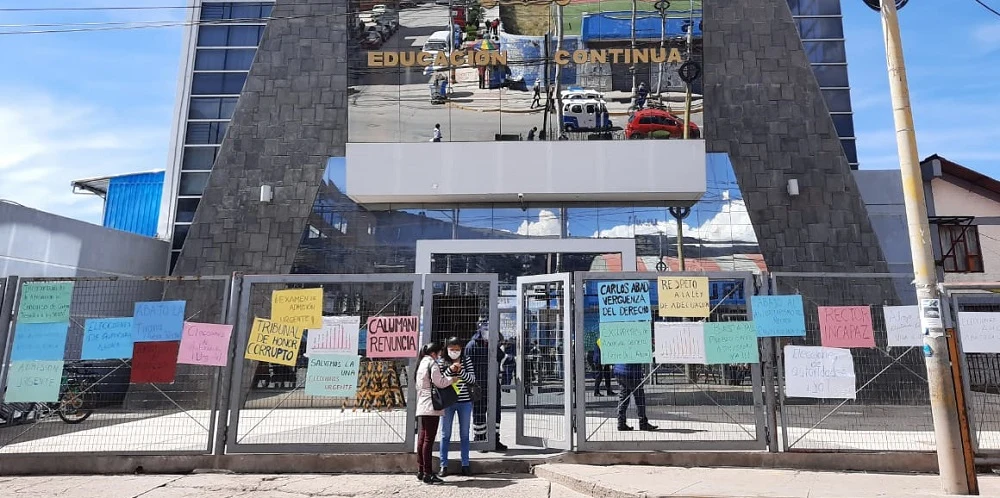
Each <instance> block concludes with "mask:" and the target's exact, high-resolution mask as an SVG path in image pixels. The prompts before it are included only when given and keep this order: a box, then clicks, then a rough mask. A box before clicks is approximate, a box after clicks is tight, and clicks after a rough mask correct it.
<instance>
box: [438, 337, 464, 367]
mask: <svg viewBox="0 0 1000 498" xmlns="http://www.w3.org/2000/svg"><path fill="white" fill-rule="evenodd" d="M465 345H466V342H465V341H463V340H462V339H459V338H458V337H456V336H452V337H449V338H448V341H447V342H445V346H444V348H442V349H448V348H449V347H452V346H458V347H459V348H461V351H462V356H459V357H458V359H457V360H453V359H451V356H447V355H445V356H446V357H447V361H448V362H449V363H455V362H461V361H462V359H463V358H464V357H465Z"/></svg>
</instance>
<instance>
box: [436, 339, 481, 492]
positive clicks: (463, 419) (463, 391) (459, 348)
mask: <svg viewBox="0 0 1000 498" xmlns="http://www.w3.org/2000/svg"><path fill="white" fill-rule="evenodd" d="M447 348H448V357H447V358H445V359H444V362H443V363H442V369H443V373H444V375H445V376H447V377H448V378H449V379H452V380H454V381H455V382H454V384H452V387H454V388H455V391H456V392H457V393H458V401H457V402H456V403H455V404H453V405H451V406H449V407H447V408H445V409H444V420H443V423H444V425H443V426H442V427H441V476H442V477H443V476H446V475H448V446H449V445H450V444H451V426H452V421H453V420H454V419H455V414H456V413H457V414H458V430H459V438H460V440H461V442H462V444H461V449H462V475H464V476H467V475H469V474H471V473H472V472H471V469H469V427H470V425H471V424H472V393H471V387H469V386H470V385H471V384H475V383H476V374H475V371H474V369H473V366H472V360H471V359H470V358H469V357H468V356H465V355H464V354H463V351H464V350H465V342H464V341H462V340H461V339H459V338H458V337H452V338H451V339H448V345H447Z"/></svg>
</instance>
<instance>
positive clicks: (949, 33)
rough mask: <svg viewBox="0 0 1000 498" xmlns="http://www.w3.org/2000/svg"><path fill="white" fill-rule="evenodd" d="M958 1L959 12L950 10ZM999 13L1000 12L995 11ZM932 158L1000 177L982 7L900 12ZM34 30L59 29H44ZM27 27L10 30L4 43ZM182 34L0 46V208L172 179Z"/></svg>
mask: <svg viewBox="0 0 1000 498" xmlns="http://www.w3.org/2000/svg"><path fill="white" fill-rule="evenodd" d="M186 3H187V2H186V0H132V1H129V0H76V1H65V0H48V1H41V0H40V1H38V2H17V3H14V2H11V3H5V5H8V6H9V5H21V6H25V5H31V6H34V7H40V6H46V7H59V6H71V7H80V6H100V7H106V6H123V5H148V6H162V5H178V6H179V5H184V4H186ZM945 3H947V5H948V7H947V8H946V9H945V8H942V6H943V5H945ZM987 3H991V4H992V5H994V6H995V7H998V8H1000V0H987ZM843 10H844V24H845V31H846V37H847V50H848V63H849V71H850V79H851V85H852V87H853V89H852V96H853V102H854V111H855V128H856V133H857V136H858V148H859V156H860V157H859V158H860V162H861V166H862V168H874V169H885V168H892V167H895V165H896V144H895V139H894V132H893V123H892V109H891V106H890V101H889V89H888V78H887V76H886V73H885V57H884V50H883V42H882V31H881V25H880V22H879V17H878V15H877V14H876V13H875V12H872V11H870V10H869V9H868V8H867V7H865V6H864V5H863V3H862V2H861V0H844V1H843ZM900 14H901V21H902V25H903V26H902V28H903V41H904V44H905V46H906V56H907V63H908V72H909V78H910V85H911V96H912V99H913V105H914V111H915V116H916V127H917V136H918V143H919V150H920V155H921V157H925V156H928V155H930V154H933V153H938V154H941V155H943V156H946V157H948V158H950V159H952V160H955V161H957V162H959V163H962V164H964V165H966V166H969V167H971V168H973V169H977V170H979V171H981V172H983V173H986V174H989V175H992V176H994V177H1000V148H998V147H996V146H995V145H994V144H995V143H998V142H1000V92H998V89H1000V84H998V83H997V81H1000V17H997V16H994V15H992V14H990V13H989V12H987V11H986V10H984V9H983V8H982V7H980V6H979V5H977V4H976V3H975V2H974V1H973V0H952V1H949V2H941V1H934V2H921V1H914V2H911V3H910V4H909V5H908V6H907V7H906V8H905V9H904V10H903V11H901V13H900ZM183 17H184V11H183V10H179V9H175V10H154V11H138V12H137V11H98V12H76V13H72V12H70V13H67V12H60V13H56V12H45V13H32V14H26V13H16V12H0V24H3V25H12V24H31V23H64V22H81V23H83V22H107V21H112V22H133V21H139V22H142V21H164V20H173V21H180V20H182V19H183ZM25 29H41V30H44V29H51V28H45V27H37V28H25ZM11 30H17V31H20V30H22V28H0V31H11ZM182 34H183V33H182V29H181V28H180V27H172V28H151V29H136V30H123V31H106V32H86V33H59V34H19V35H0V64H2V67H4V68H6V69H7V70H6V71H4V72H3V75H2V76H0V92H2V97H0V180H2V181H0V199H7V200H11V201H14V202H18V203H21V204H24V205H26V206H31V207H35V208H38V209H42V210H46V211H51V212H54V213H57V214H62V215H65V216H70V217H74V218H79V219H83V220H87V221H94V222H99V219H100V213H101V203H100V201H99V200H97V199H96V198H93V197H89V196H79V195H73V194H72V192H71V188H70V186H69V182H70V181H71V180H74V179H79V178H87V177H93V176H102V175H109V174H116V173H123V172H129V171H146V170H153V169H162V168H165V167H166V163H167V150H168V148H169V144H170V127H171V124H172V113H173V108H174V101H175V98H176V92H177V70H178V64H179V58H180V53H181V43H182V40H181V38H182Z"/></svg>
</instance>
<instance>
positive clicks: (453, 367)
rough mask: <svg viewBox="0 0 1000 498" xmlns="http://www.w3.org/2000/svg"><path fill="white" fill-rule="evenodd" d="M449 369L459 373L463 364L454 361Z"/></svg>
mask: <svg viewBox="0 0 1000 498" xmlns="http://www.w3.org/2000/svg"><path fill="white" fill-rule="evenodd" d="M448 369H449V370H451V373H458V372H460V371H461V370H462V364H461V363H458V362H455V363H452V364H451V366H450V367H448Z"/></svg>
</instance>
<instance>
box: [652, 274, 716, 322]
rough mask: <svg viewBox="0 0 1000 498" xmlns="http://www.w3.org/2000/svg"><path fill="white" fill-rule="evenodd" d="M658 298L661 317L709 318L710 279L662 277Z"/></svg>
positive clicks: (658, 284)
mask: <svg viewBox="0 0 1000 498" xmlns="http://www.w3.org/2000/svg"><path fill="white" fill-rule="evenodd" d="M656 290H657V296H658V298H659V299H658V300H659V304H660V316H661V317H667V316H671V317H681V318H708V315H709V313H710V312H711V308H710V307H709V305H708V277H660V278H659V279H658V281H657V289H656Z"/></svg>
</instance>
